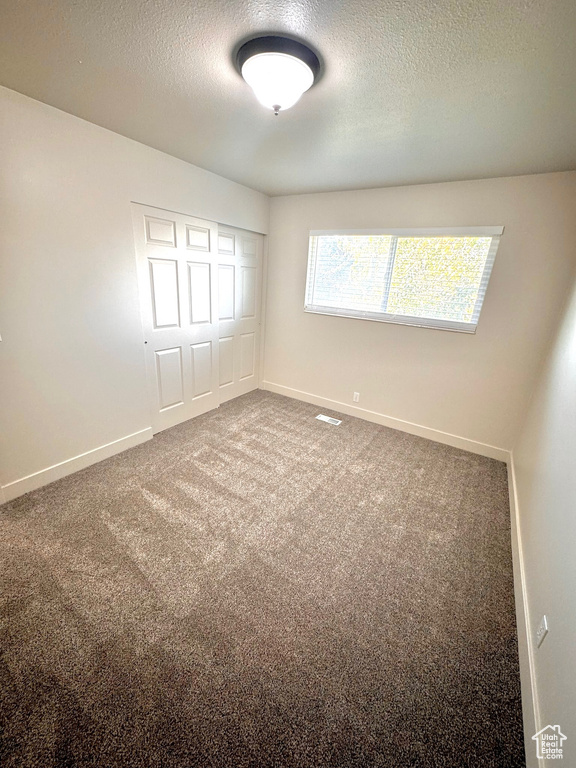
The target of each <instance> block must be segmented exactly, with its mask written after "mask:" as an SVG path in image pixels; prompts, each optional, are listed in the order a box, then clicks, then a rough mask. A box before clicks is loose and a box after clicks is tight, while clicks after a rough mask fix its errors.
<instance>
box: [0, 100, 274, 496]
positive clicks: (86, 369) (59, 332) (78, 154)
mask: <svg viewBox="0 0 576 768" xmlns="http://www.w3.org/2000/svg"><path fill="white" fill-rule="evenodd" d="M0 115H1V117H0V169H1V180H0V210H1V211H2V226H1V227H0V334H1V335H2V342H0V372H1V378H2V383H1V388H2V396H1V398H0V484H1V485H3V486H6V485H8V486H9V484H10V483H14V482H15V481H18V480H20V479H21V478H24V477H26V476H28V475H31V474H33V473H36V472H40V471H42V470H45V469H46V468H47V467H50V466H53V465H55V464H59V463H60V462H66V461H69V460H70V459H72V458H74V457H78V456H81V455H82V454H84V453H86V452H87V451H93V450H95V449H99V448H100V447H101V446H105V445H107V444H109V443H113V442H114V441H124V442H121V443H120V444H117V445H116V447H115V448H118V449H119V448H122V447H129V444H130V440H128V442H126V441H125V438H127V436H130V435H135V434H136V435H137V437H135V438H133V439H132V442H134V441H138V440H139V439H141V438H142V437H143V435H142V434H141V433H142V430H146V429H147V428H148V427H149V426H150V418H149V414H148V407H147V402H146V392H145V373H144V358H143V346H142V345H143V337H142V331H141V324H140V316H139V306H138V293H137V282H136V265H135V257H134V245H133V236H132V221H131V212H130V201H136V202H141V203H146V204H148V205H152V206H157V207H159V208H166V209H170V210H174V211H179V212H182V213H189V214H194V215H196V216H199V217H202V218H207V219H211V220H213V221H218V222H222V223H225V224H231V225H234V226H238V227H243V228H245V229H251V230H256V231H259V232H266V231H267V227H268V207H269V202H268V198H267V197H266V196H265V195H262V194H260V193H258V192H254V191H253V190H250V189H247V188H246V187H242V186H240V185H238V184H235V183H233V182H230V181H227V180H226V179H223V178H221V177H219V176H216V175H214V174H212V173H208V172H206V171H203V170H201V169H199V168H196V167H194V166H191V165H189V164H187V163H184V162H182V161H180V160H176V159H175V158H173V157H169V156H168V155H165V154H163V153H161V152H157V151H155V150H153V149H150V148H149V147H145V146H144V145H142V144H138V143H137V142H134V141H131V140H129V139H126V138H123V137H121V136H118V135H117V134H114V133H111V132H110V131H106V130H104V129H102V128H98V127H97V126H94V125H92V124H90V123H87V122H85V121H83V120H79V119H78V118H75V117H72V116H70V115H68V114H65V113H64V112H60V111H58V110H56V109H53V108H52V107H48V106H46V105H44V104H40V103H39V102H37V101H33V100H32V99H28V98H26V97H24V96H21V95H20V94H17V93H14V92H13V91H9V90H7V89H5V88H0ZM138 435H140V436H139V437H138ZM144 436H145V435H144ZM115 448H112V449H109V451H108V452H110V451H111V452H114V450H115ZM94 458H96V457H95V456H91V457H90V456H89V457H87V458H86V460H84V463H90V461H92V460H94ZM97 458H102V453H99V454H98V456H97ZM79 466H80V465H79V464H78V463H75V464H73V465H71V466H64V467H62V468H61V469H60V470H55V472H59V473H60V474H66V473H67V471H69V470H71V469H77V468H78V467H79ZM54 477H55V475H54V472H52V473H48V475H43V476H42V477H40V478H35V479H34V478H32V479H31V480H30V481H28V482H24V483H19V484H16V485H15V486H9V487H8V488H7V489H6V488H5V493H4V495H5V496H6V497H10V496H12V495H18V494H19V493H22V492H24V491H25V490H27V489H28V488H29V487H33V486H34V485H39V484H42V483H43V482H47V481H48V480H51V479H54Z"/></svg>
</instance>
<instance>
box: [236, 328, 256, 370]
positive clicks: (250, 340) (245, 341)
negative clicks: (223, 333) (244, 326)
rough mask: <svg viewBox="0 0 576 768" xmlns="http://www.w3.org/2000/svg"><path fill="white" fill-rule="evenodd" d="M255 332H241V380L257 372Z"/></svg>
mask: <svg viewBox="0 0 576 768" xmlns="http://www.w3.org/2000/svg"><path fill="white" fill-rule="evenodd" d="M255 352H256V343H255V334H254V333H242V334H240V380H243V379H248V378H250V376H254V372H255V362H256V361H255Z"/></svg>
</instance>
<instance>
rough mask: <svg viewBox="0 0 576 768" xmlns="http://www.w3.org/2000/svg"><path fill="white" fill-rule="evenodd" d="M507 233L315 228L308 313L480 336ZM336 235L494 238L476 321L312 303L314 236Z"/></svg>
mask: <svg viewBox="0 0 576 768" xmlns="http://www.w3.org/2000/svg"><path fill="white" fill-rule="evenodd" d="M503 233H504V227H503V226H481V227H416V228H409V229H406V228H401V229H398V228H391V229H385V228H380V229H312V230H310V233H309V236H308V267H307V273H306V292H305V299H304V312H308V313H311V314H315V315H331V316H334V317H348V318H352V319H355V320H372V321H376V322H379V323H394V324H397V325H410V326H415V327H417V328H432V329H435V330H443V331H455V332H457V333H472V334H473V333H476V329H477V327H478V321H479V319H480V311H481V309H482V305H483V303H484V299H485V296H486V290H487V288H488V283H489V280H490V276H491V274H492V268H493V266H494V260H495V258H496V253H497V251H498V247H499V245H500V238H501V236H502V235H503ZM334 235H348V236H350V235H352V236H354V235H358V236H360V237H361V236H370V235H379V236H382V237H388V236H390V237H392V238H398V237H490V238H492V240H491V243H490V248H489V250H488V255H487V257H486V263H485V264H484V270H483V272H482V277H481V278H480V284H479V288H478V295H477V297H476V303H475V305H474V312H473V315H472V317H473V321H472V322H459V321H455V320H442V319H438V318H424V317H413V316H409V315H398V314H388V313H386V312H369V311H365V310H353V309H339V308H338V307H326V306H322V305H317V304H313V303H309V302H308V297H309V296H313V289H314V284H315V274H316V256H315V254H314V258H312V256H313V253H312V249H313V242H314V241H313V240H312V238H313V237H321V236H334ZM396 245H397V241H396V243H393V245H392V247H393V249H394V251H393V253H392V257H391V258H390V260H389V261H390V263H389V266H388V269H387V274H386V278H385V281H386V285H385V293H384V295H385V296H386V298H387V297H388V295H389V291H390V283H391V279H392V272H393V269H394V258H395V251H396Z"/></svg>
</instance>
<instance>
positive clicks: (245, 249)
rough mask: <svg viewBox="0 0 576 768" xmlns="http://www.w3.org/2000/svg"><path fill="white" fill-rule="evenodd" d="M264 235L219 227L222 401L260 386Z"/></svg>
mask: <svg viewBox="0 0 576 768" xmlns="http://www.w3.org/2000/svg"><path fill="white" fill-rule="evenodd" d="M262 241H263V237H262V235H257V234H255V233H254V232H247V231H246V230H243V229H232V228H231V227H223V226H219V227H218V321H219V362H220V364H219V389H220V402H221V403H223V402H225V401H226V400H230V399H231V398H233V397H238V395H243V394H245V393H246V392H250V390H252V389H257V387H258V366H259V361H260V294H261V276H262Z"/></svg>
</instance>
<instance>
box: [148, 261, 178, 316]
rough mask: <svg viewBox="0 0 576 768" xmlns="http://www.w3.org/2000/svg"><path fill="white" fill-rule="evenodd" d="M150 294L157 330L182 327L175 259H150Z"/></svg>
mask: <svg viewBox="0 0 576 768" xmlns="http://www.w3.org/2000/svg"><path fill="white" fill-rule="evenodd" d="M148 264H149V270H150V294H151V298H152V314H153V323H154V328H155V329H160V328H175V327H178V326H179V325H180V298H179V291H178V262H177V261H176V260H174V259H149V260H148Z"/></svg>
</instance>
